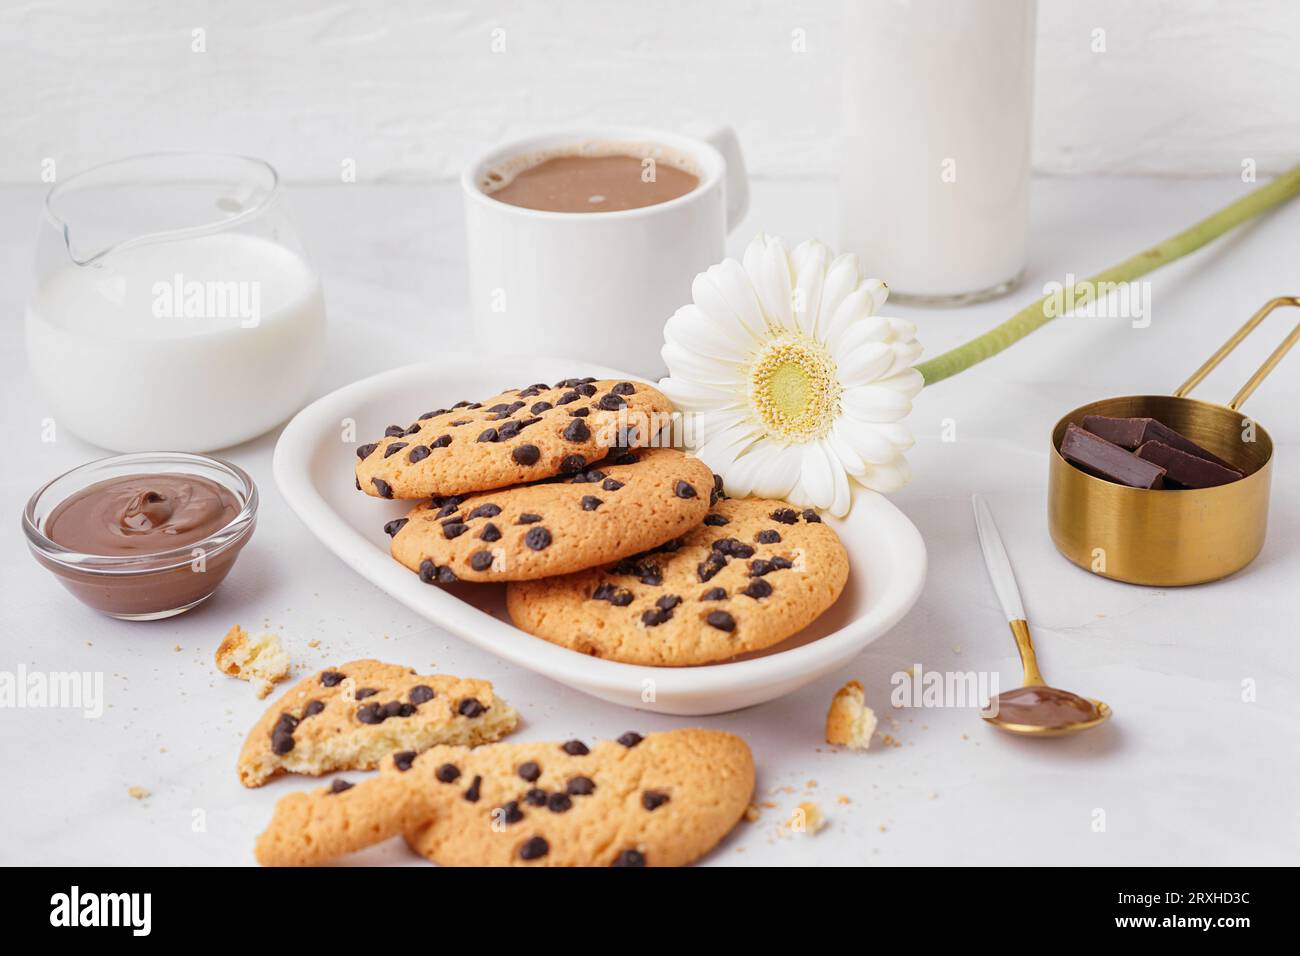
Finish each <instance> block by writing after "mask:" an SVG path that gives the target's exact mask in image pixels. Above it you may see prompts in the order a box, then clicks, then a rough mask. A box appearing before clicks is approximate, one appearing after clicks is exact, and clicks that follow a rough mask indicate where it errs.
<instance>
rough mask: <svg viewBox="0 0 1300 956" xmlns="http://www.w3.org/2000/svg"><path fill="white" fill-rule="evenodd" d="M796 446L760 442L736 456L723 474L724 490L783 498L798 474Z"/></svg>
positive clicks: (797, 451)
mask: <svg viewBox="0 0 1300 956" xmlns="http://www.w3.org/2000/svg"><path fill="white" fill-rule="evenodd" d="M800 460H801V457H800V455H799V446H797V445H794V446H785V445H778V444H776V443H775V442H770V441H766V442H759V443H758V444H756V445H753V446H752V447H751V448H749V449H748V450H747V451H746V452H745V454H743V455H741V456H740V457H739V458H737V459H736V462H735V464H734V465H732V466H730V467H729V468H728V469H727V470H726V471H725V472H719V474H721V475H722V482H723V487H724V488H725V489H726V491H727V494H729V495H735V496H737V497H748V496H749V495H761V496H762V497H764V498H784V497H786V495H787V494H788V493H789V491H790V489H791V487H792V486H793V485H794V482H795V479H796V478H797V477H798V475H799V464H800Z"/></svg>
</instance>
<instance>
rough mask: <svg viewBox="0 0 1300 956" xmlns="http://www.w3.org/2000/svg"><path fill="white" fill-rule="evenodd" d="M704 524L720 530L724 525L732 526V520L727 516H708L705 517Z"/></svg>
mask: <svg viewBox="0 0 1300 956" xmlns="http://www.w3.org/2000/svg"><path fill="white" fill-rule="evenodd" d="M704 523H705V524H706V525H708V526H709V527H711V528H720V527H722V526H723V525H724V524H731V520H730V519H729V518H727V517H726V515H720V514H707V515H705V516H704Z"/></svg>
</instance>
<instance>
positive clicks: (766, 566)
mask: <svg viewBox="0 0 1300 956" xmlns="http://www.w3.org/2000/svg"><path fill="white" fill-rule="evenodd" d="M776 569H777V568H776V565H775V564H773V563H772V562H771V561H768V560H765V559H764V558H755V559H754V560H753V561H750V562H749V576H750V577H751V578H761V577H762V576H763V575H765V574H771V573H772V572H773V571H775V570H776Z"/></svg>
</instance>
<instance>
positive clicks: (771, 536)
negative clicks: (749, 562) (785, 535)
mask: <svg viewBox="0 0 1300 956" xmlns="http://www.w3.org/2000/svg"><path fill="white" fill-rule="evenodd" d="M754 540H755V541H757V542H758V543H759V544H779V543H780V541H781V532H780V531H773V530H772V529H770V528H769V529H767V530H766V531H760V532H759V533H758V534H756V535H754Z"/></svg>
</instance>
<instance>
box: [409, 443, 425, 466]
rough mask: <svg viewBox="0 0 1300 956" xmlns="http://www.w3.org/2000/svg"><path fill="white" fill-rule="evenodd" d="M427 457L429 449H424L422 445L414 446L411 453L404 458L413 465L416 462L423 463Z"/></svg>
mask: <svg viewBox="0 0 1300 956" xmlns="http://www.w3.org/2000/svg"><path fill="white" fill-rule="evenodd" d="M429 455H430V451H429V449H427V448H425V447H424V446H423V445H416V446H415V447H414V448H412V449H411V453H410V454H409V455H407V456H406V460H407V461H409V462H410V463H411V464H412V465H414V464H416V463H417V462H421V461H424V459H426V458H428V457H429Z"/></svg>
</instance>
